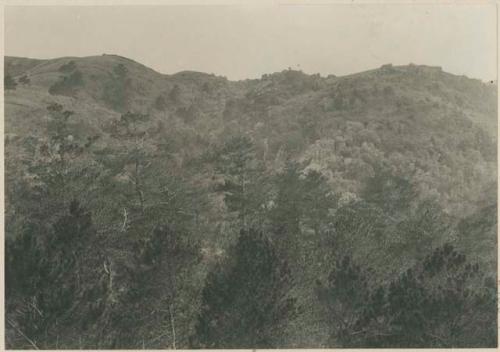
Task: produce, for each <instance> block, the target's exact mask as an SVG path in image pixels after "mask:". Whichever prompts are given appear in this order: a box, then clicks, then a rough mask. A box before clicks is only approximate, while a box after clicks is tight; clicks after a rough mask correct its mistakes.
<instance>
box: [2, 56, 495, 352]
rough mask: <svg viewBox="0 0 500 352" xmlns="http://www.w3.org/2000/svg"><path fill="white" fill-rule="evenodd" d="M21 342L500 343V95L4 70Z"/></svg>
mask: <svg viewBox="0 0 500 352" xmlns="http://www.w3.org/2000/svg"><path fill="white" fill-rule="evenodd" d="M4 84H5V135H4V137H5V202H6V213H5V249H6V256H5V272H6V286H5V294H6V306H5V308H6V318H5V319H6V320H5V326H6V344H7V348H16V349H33V348H36V349H79V348H87V349H98V348H106V349H112V348H121V349H125V348H134V349H141V348H147V349H156V348H164V349H165V348H168V349H186V348H327V347H345V348H353V347H385V348H397V347H406V348H410V347H413V348H419V347H434V348H445V347H495V346H497V233H496V228H497V184H496V181H497V172H496V170H497V146H496V140H497V135H496V131H497V108H496V100H497V96H496V85H495V84H493V83H483V82H480V81H478V80H474V79H469V78H467V77H464V76H455V75H452V74H449V73H446V72H443V71H442V70H441V68H439V67H429V66H419V65H413V64H410V65H408V66H392V65H384V66H382V67H381V68H378V69H374V70H371V71H367V72H362V73H358V74H353V75H349V76H343V77H336V76H334V75H330V76H328V77H322V76H320V75H307V74H305V73H303V72H300V71H295V70H291V69H288V70H285V71H283V72H279V73H273V74H268V75H263V76H262V77H261V78H260V79H254V80H244V81H237V82H234V81H229V80H227V79H226V78H225V77H219V76H215V75H213V74H205V73H199V72H180V73H177V74H174V75H163V74H160V73H157V72H155V71H153V70H151V69H149V68H147V67H145V66H142V65H141V64H138V63H136V62H134V61H132V60H129V59H126V58H123V57H119V56H115V55H102V56H98V57H86V58H60V59H53V60H35V59H24V58H14V57H6V58H5V81H4Z"/></svg>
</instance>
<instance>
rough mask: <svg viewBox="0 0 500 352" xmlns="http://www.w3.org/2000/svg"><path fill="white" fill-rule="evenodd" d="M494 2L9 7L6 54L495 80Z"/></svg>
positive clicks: (217, 68) (165, 69)
mask: <svg viewBox="0 0 500 352" xmlns="http://www.w3.org/2000/svg"><path fill="white" fill-rule="evenodd" d="M496 43H497V39H496V9H495V7H494V5H422V4H420V5H408V4H406V5H403V4H392V5H348V4H343V5H342V4H335V5H308V6H304V5H267V6H248V5H232V6H142V7H138V6H113V7H111V6H92V7H90V6H87V7H84V6H60V7H48V6H44V7H33V6H30V7H20V6H18V7H6V9H5V52H6V55H13V56H25V57H33V58H54V57H60V56H88V55H100V54H102V53H108V54H118V55H122V56H126V57H129V58H131V59H134V60H136V61H139V62H141V63H143V64H145V65H146V66H149V67H151V68H153V69H155V70H157V71H159V72H162V73H175V72H178V71H182V70H195V71H203V72H207V73H215V74H217V75H224V76H227V77H228V78H229V79H242V78H256V77H260V76H261V75H262V74H263V73H271V72H275V71H281V70H283V69H286V68H287V67H292V68H294V69H297V68H298V69H301V70H303V71H304V72H306V73H320V74H321V75H328V74H336V75H345V74H349V73H354V72H359V71H364V70H367V69H372V68H375V67H378V66H380V65H382V64H386V63H393V64H395V65H398V64H408V63H410V62H413V63H416V64H426V65H438V66H442V67H443V69H444V70H445V71H449V72H452V73H455V74H465V75H467V76H469V77H474V78H480V79H483V80H492V79H496V66H497V65H496Z"/></svg>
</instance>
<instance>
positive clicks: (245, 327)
mask: <svg viewBox="0 0 500 352" xmlns="http://www.w3.org/2000/svg"><path fill="white" fill-rule="evenodd" d="M291 280H292V279H291V273H290V271H289V270H288V268H287V264H286V262H285V261H283V260H282V259H280V258H279V256H278V254H277V253H276V250H275V249H274V248H273V245H272V243H271V242H270V241H269V240H268V239H267V238H266V237H265V236H264V235H263V234H262V233H257V232H256V231H254V230H250V231H245V230H242V232H241V233H240V236H239V238H238V242H237V243H236V245H235V247H234V248H233V249H232V252H231V253H230V256H229V257H228V258H227V259H226V261H225V262H224V263H221V264H220V265H218V266H217V267H216V268H215V270H214V271H212V272H211V273H210V274H209V275H208V277H207V281H206V284H205V288H204V289H203V292H202V306H201V311H200V315H199V318H198V323H197V325H196V335H195V336H194V341H193V346H194V347H198V348H200V347H201V348H214V347H217V348H249V347H254V348H263V347H266V348H269V347H271V348H272V347H278V346H281V344H282V341H281V340H280V338H281V334H282V329H283V326H284V324H286V322H287V321H288V319H291V318H292V317H293V315H294V299H293V298H292V297H291V295H290V290H291V287H292V281H291Z"/></svg>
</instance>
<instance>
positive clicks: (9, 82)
mask: <svg viewBox="0 0 500 352" xmlns="http://www.w3.org/2000/svg"><path fill="white" fill-rule="evenodd" d="M3 86H4V88H5V89H6V90H9V89H10V90H14V89H16V87H17V83H16V81H15V80H14V79H13V78H12V76H11V75H9V74H6V75H5V77H4V79H3Z"/></svg>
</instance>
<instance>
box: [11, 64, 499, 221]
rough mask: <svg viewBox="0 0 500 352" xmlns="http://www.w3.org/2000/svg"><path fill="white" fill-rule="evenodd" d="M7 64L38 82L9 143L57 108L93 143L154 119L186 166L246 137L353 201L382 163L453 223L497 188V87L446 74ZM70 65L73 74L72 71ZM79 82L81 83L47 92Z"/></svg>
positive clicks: (420, 69) (19, 104)
mask: <svg viewBox="0 0 500 352" xmlns="http://www.w3.org/2000/svg"><path fill="white" fill-rule="evenodd" d="M5 62H6V65H5V67H6V73H7V74H10V75H11V76H13V77H14V78H15V79H19V78H20V77H22V76H24V75H26V76H28V77H29V80H30V83H29V84H22V83H20V84H18V86H17V89H15V90H7V91H6V133H7V139H8V142H10V141H12V139H16V138H19V137H20V136H27V135H28V134H29V135H31V136H32V135H36V134H37V132H38V133H43V130H42V127H43V116H44V115H45V114H46V106H47V105H48V104H50V103H51V102H57V103H60V104H62V105H63V106H64V107H65V108H66V109H68V110H71V111H74V112H75V118H74V119H73V123H74V124H75V125H78V129H79V130H80V131H87V130H88V133H94V132H95V133H102V129H103V128H105V126H106V124H107V123H108V122H109V121H111V120H112V119H115V118H117V117H119V116H120V114H121V113H123V112H126V111H131V112H137V113H143V114H149V115H150V116H151V124H163V125H165V126H166V127H167V129H168V131H167V132H166V133H167V134H173V135H175V136H172V135H169V137H170V138H172V139H173V140H174V141H177V143H174V144H176V145H175V146H173V148H174V150H175V153H176V154H179V157H180V158H181V159H182V160H184V159H186V160H189V159H191V158H194V157H196V156H198V155H199V154H200V153H202V152H203V151H204V150H205V148H206V147H207V146H214V145H217V144H218V143H219V142H220V141H221V140H223V139H224V136H227V135H231V134H235V133H238V132H239V131H244V133H245V134H248V135H250V136H251V138H252V139H253V140H254V141H255V143H256V144H257V145H258V147H259V148H260V149H261V150H262V153H265V155H266V160H267V161H268V163H269V165H270V163H271V161H273V162H274V161H276V157H277V156H278V157H279V156H283V155H284V154H290V155H292V156H293V158H295V159H298V160H303V159H306V158H310V159H312V165H311V167H314V168H317V169H319V170H321V171H322V172H324V173H325V175H327V176H328V178H329V180H330V182H331V184H332V186H334V187H335V188H336V190H338V191H340V192H349V194H350V193H354V194H356V193H358V192H359V185H360V182H361V181H362V178H363V177H366V176H369V175H371V174H373V167H374V164H373V162H371V161H372V160H373V159H376V160H377V163H378V162H379V161H380V160H383V163H387V164H389V165H390V166H391V167H392V168H393V169H395V170H394V171H395V172H396V173H398V174H401V175H403V176H405V177H411V178H412V179H413V180H414V181H415V182H416V183H417V184H418V186H419V187H421V188H422V191H423V192H433V193H435V195H436V196H437V197H440V201H441V203H442V204H443V206H445V207H446V209H447V210H448V211H449V212H451V213H454V214H458V213H462V214H464V212H465V213H469V212H470V211H471V210H473V206H472V205H473V203H474V202H475V199H474V197H477V195H479V194H481V193H484V192H483V189H484V188H482V187H484V186H485V185H489V183H491V182H494V181H495V179H496V178H495V176H494V175H495V169H496V166H495V160H496V148H495V141H496V131H497V127H496V123H497V122H496V86H494V85H488V84H485V83H482V82H480V81H478V80H473V79H469V78H466V77H463V76H462V77H461V76H455V75H452V74H448V73H446V72H443V71H442V70H441V69H440V68H437V67H427V66H417V65H409V66H401V67H393V66H390V65H385V66H383V67H382V68H379V69H375V70H371V71H367V72H362V73H358V74H353V75H349V76H345V77H335V76H329V77H327V78H324V77H320V76H319V75H312V76H311V75H306V74H303V73H302V72H298V71H283V72H280V73H274V74H270V75H264V76H263V77H262V78H261V79H260V80H247V81H240V82H231V81H228V80H227V79H225V78H223V77H216V76H213V75H208V74H204V73H197V72H189V71H186V72H180V73H177V74H174V75H162V74H160V73H157V72H155V71H153V70H151V69H148V68H147V67H145V66H143V65H141V64H139V63H136V62H134V61H132V60H129V59H126V58H122V57H118V56H114V55H103V56H96V57H86V58H60V59H54V60H31V59H21V58H10V57H6V59H5ZM68 63H74V68H69V70H67V71H65V70H64V65H65V64H66V65H67V64H68ZM120 65H122V67H123V68H124V77H123V78H119V76H120V73H117V72H115V71H116V69H117V68H118V67H120ZM75 72H77V73H78V75H77V76H81V78H80V80H78V82H76V83H68V84H67V85H64V84H63V85H62V88H60V89H59V90H57V89H56V90H57V91H56V92H53V94H51V93H50V92H49V90H50V87H54V85H57V83H58V82H62V81H63V80H64V77H70V76H71V75H75ZM120 80H123V85H122V86H121V88H120V87H119V85H120V82H121V81H120ZM68 81H70V79H68ZM117 87H118V88H117ZM91 131H92V132H91ZM181 135H182V136H184V137H182V138H181V137H180V136H181ZM20 138H23V137H20ZM103 143H104V142H103ZM471 146H472V148H471ZM8 150H9V149H7V151H8ZM270 167H277V166H276V165H274V166H271V165H270ZM454 185H457V186H456V187H454Z"/></svg>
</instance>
